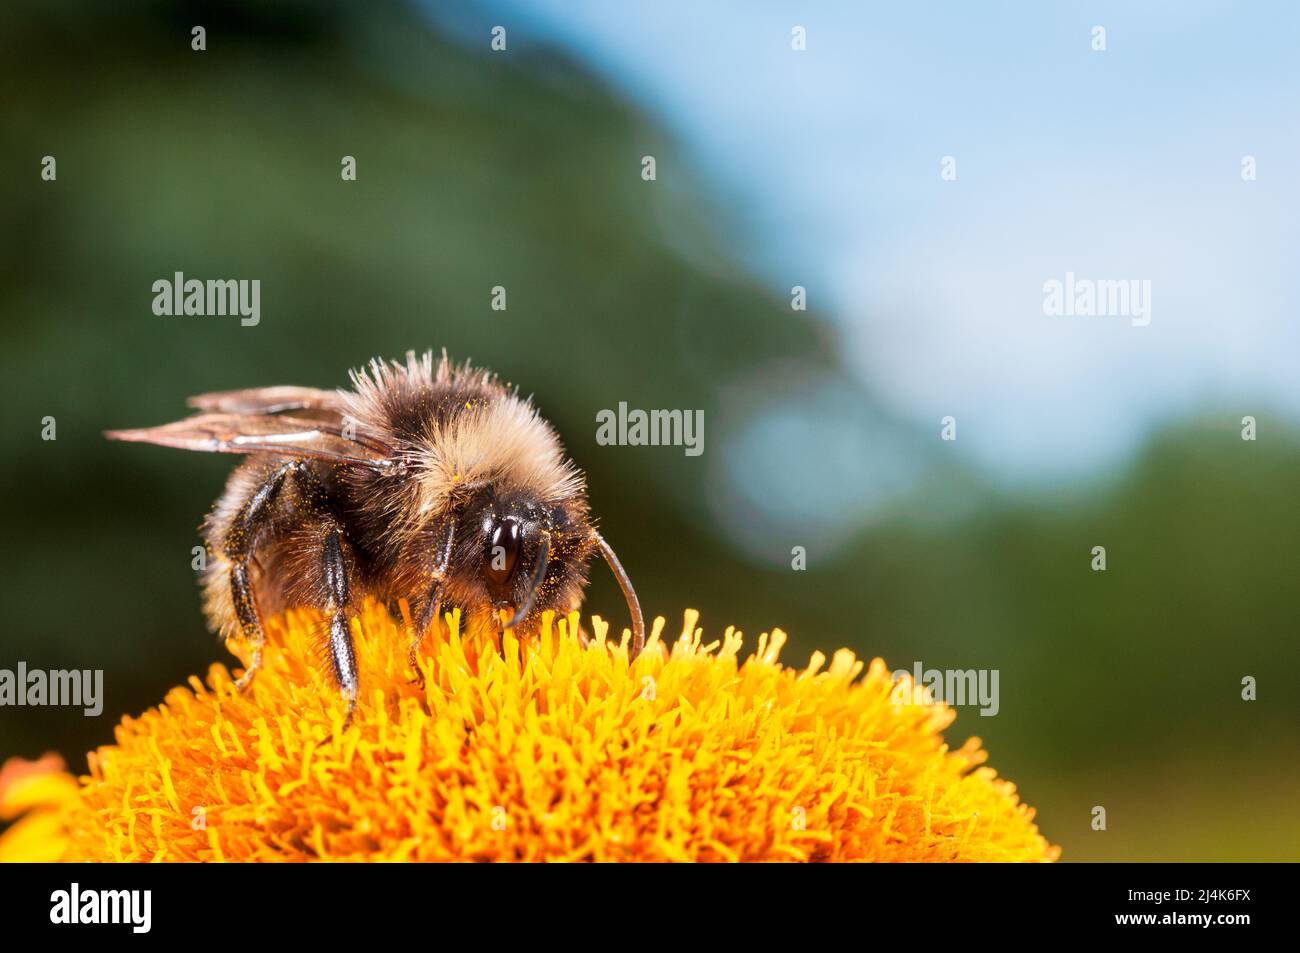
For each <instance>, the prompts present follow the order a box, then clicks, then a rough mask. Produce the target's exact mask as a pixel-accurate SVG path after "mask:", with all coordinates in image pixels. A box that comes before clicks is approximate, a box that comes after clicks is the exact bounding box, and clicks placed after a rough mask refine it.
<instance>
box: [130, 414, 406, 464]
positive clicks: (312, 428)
mask: <svg viewBox="0 0 1300 953" xmlns="http://www.w3.org/2000/svg"><path fill="white" fill-rule="evenodd" d="M104 436H106V437H108V439H109V440H126V441H130V442H133V443H154V444H158V445H159V446H163V447H177V448H179V449H181V450H198V451H201V452H204V453H270V454H275V455H276V456H282V457H311V458H313V459H317V460H333V461H336V462H339V463H349V464H355V465H358V466H366V467H374V468H376V469H383V468H386V467H390V466H394V465H395V464H396V463H397V462H398V460H397V456H396V454H395V453H393V452H388V451H386V449H384V448H380V447H377V446H375V445H373V444H370V443H362V442H360V441H359V440H355V439H350V438H349V437H346V436H344V435H343V433H342V430H341V429H340V428H339V427H338V426H335V425H332V424H327V423H324V422H322V421H319V420H300V419H298V418H295V417H286V416H274V415H260V414H233V413H215V414H196V415H195V416H193V417H188V418H186V419H185V420H178V421H176V422H175V423H170V424H163V425H162V426H160V427H145V428H143V429H139V430H109V431H106V432H105V434H104Z"/></svg>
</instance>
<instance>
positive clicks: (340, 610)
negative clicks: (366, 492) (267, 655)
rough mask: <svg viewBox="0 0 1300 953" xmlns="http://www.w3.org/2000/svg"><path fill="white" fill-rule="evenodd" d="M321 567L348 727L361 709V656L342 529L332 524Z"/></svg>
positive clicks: (333, 657)
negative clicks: (350, 603)
mask: <svg viewBox="0 0 1300 953" xmlns="http://www.w3.org/2000/svg"><path fill="white" fill-rule="evenodd" d="M321 569H322V571H323V573H324V576H323V578H324V582H325V599H326V604H325V611H326V612H328V613H329V620H330V660H331V661H333V663H334V678H335V680H336V681H337V682H338V685H339V688H340V689H341V690H342V692H343V697H344V699H345V700H346V701H347V703H348V713H347V717H346V718H344V720H343V726H344V727H345V728H346V727H347V726H348V725H349V724H350V723H351V721H352V715H353V713H354V712H356V710H357V656H356V651H355V650H354V648H353V646H352V630H351V628H350V627H349V626H348V570H347V564H346V563H345V561H344V559H343V542H342V533H341V531H340V529H339V527H338V526H331V527H330V529H329V530H328V531H327V532H326V534H325V546H324V551H323V553H322V560H321Z"/></svg>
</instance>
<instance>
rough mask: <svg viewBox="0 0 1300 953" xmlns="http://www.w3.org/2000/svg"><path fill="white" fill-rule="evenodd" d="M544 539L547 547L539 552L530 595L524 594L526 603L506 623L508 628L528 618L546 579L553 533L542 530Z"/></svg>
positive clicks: (529, 590) (529, 583) (530, 581)
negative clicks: (538, 591)
mask: <svg viewBox="0 0 1300 953" xmlns="http://www.w3.org/2000/svg"><path fill="white" fill-rule="evenodd" d="M542 540H543V541H544V542H545V543H546V547H545V548H544V549H542V550H540V551H539V553H538V556H537V566H536V568H535V569H533V578H532V579H531V580H529V582H528V595H526V596H524V604H523V605H521V606H520V607H519V610H518V611H517V612H515V617H514V618H513V619H511V620H510V621H509V622H507V623H506V624H505V627H506V628H507V629H513V628H514V627H515V626H517V625H518V624H519V623H520V622H523V621H524V619H526V618H528V613H530V612H532V611H533V601H534V600H535V599H536V598H537V590H538V589H540V588H541V587H542V582H543V580H545V579H546V564H547V563H548V562H549V561H550V559H551V534H550V533H549V532H547V531H546V530H542Z"/></svg>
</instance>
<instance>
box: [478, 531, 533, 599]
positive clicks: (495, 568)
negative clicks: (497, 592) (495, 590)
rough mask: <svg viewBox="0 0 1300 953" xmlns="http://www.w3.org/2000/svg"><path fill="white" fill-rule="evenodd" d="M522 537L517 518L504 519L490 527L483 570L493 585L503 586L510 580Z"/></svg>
mask: <svg viewBox="0 0 1300 953" xmlns="http://www.w3.org/2000/svg"><path fill="white" fill-rule="evenodd" d="M522 539H523V531H522V530H521V529H520V526H519V521H518V520H514V519H504V520H502V521H501V522H499V523H497V524H496V526H494V527H493V528H492V536H491V538H490V539H489V540H488V548H487V554H486V556H485V561H484V566H483V570H484V572H486V573H487V577H488V581H489V582H491V583H492V584H493V585H496V586H504V585H505V584H506V583H507V582H509V581H510V577H511V576H512V575H513V574H514V571H515V566H516V565H517V564H518V562H519V545H520V542H521V540H522Z"/></svg>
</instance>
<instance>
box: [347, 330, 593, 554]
mask: <svg viewBox="0 0 1300 953" xmlns="http://www.w3.org/2000/svg"><path fill="white" fill-rule="evenodd" d="M351 376H352V382H353V388H354V389H353V390H352V391H351V392H344V393H343V394H342V407H343V415H344V420H345V422H346V421H348V420H349V419H350V420H351V421H354V422H355V425H356V427H357V432H358V433H359V434H362V435H365V434H373V435H375V436H376V437H378V438H379V439H380V440H381V441H383V442H391V443H393V444H395V445H398V446H402V447H404V448H406V452H407V458H408V465H407V468H406V470H405V471H404V472H401V473H395V474H388V473H374V472H366V471H358V472H357V474H356V477H357V482H358V483H359V484H360V486H358V491H359V492H363V493H371V492H377V493H380V494H381V495H387V496H391V495H394V494H396V495H397V496H398V497H399V498H398V499H394V500H393V501H392V506H391V507H389V508H388V509H389V512H390V515H391V516H392V517H394V519H393V521H392V522H391V523H390V524H389V525H390V528H391V530H392V531H393V533H394V534H395V536H396V537H397V538H405V537H407V536H409V535H410V534H412V533H415V532H418V531H419V528H420V527H421V526H423V525H425V524H427V523H428V521H429V520H431V519H435V518H436V517H437V516H438V514H440V513H443V512H445V511H446V510H447V509H448V508H449V507H451V506H453V505H457V504H463V503H466V502H468V501H469V500H470V499H472V498H473V496H474V495H475V494H476V493H478V492H479V491H480V490H482V489H484V488H485V487H489V486H491V487H495V488H496V490H497V491H498V493H499V494H501V495H518V496H521V497H525V498H530V499H533V500H535V501H537V502H538V503H540V504H543V505H548V506H554V505H557V504H560V503H563V502H564V501H567V500H570V499H571V498H573V497H575V496H583V495H585V486H584V481H583V477H582V474H581V472H580V471H579V470H578V469H577V468H576V467H575V466H574V465H573V464H572V463H570V462H569V461H568V460H567V459H565V456H564V449H563V447H562V445H561V443H560V438H559V436H558V435H557V434H556V433H555V431H554V430H553V429H552V428H551V426H550V424H548V423H547V422H546V421H545V420H544V419H543V418H542V417H541V415H540V414H538V412H537V410H536V408H535V407H533V405H532V404H531V403H530V402H529V401H527V400H524V399H522V398H520V397H519V395H518V394H517V393H515V392H514V391H513V390H510V389H509V388H507V387H505V386H504V385H503V384H501V383H500V381H498V380H497V378H496V377H495V376H494V375H493V374H492V373H491V372H489V371H484V370H476V369H474V368H473V367H471V366H470V365H469V364H468V363H467V364H464V365H461V366H454V365H453V364H452V363H451V362H450V360H449V359H448V358H447V355H446V354H443V356H442V358H441V359H440V360H438V361H437V362H436V363H435V361H434V359H433V354H432V352H426V353H425V354H424V355H423V356H421V357H416V356H415V354H413V353H412V354H408V355H407V358H406V362H405V363H398V362H396V361H392V362H383V361H378V360H374V361H371V362H370V365H369V367H368V368H365V369H362V370H360V371H356V372H353V373H352V375H351ZM584 509H585V505H584ZM583 515H584V516H585V513H584V514H583Z"/></svg>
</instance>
